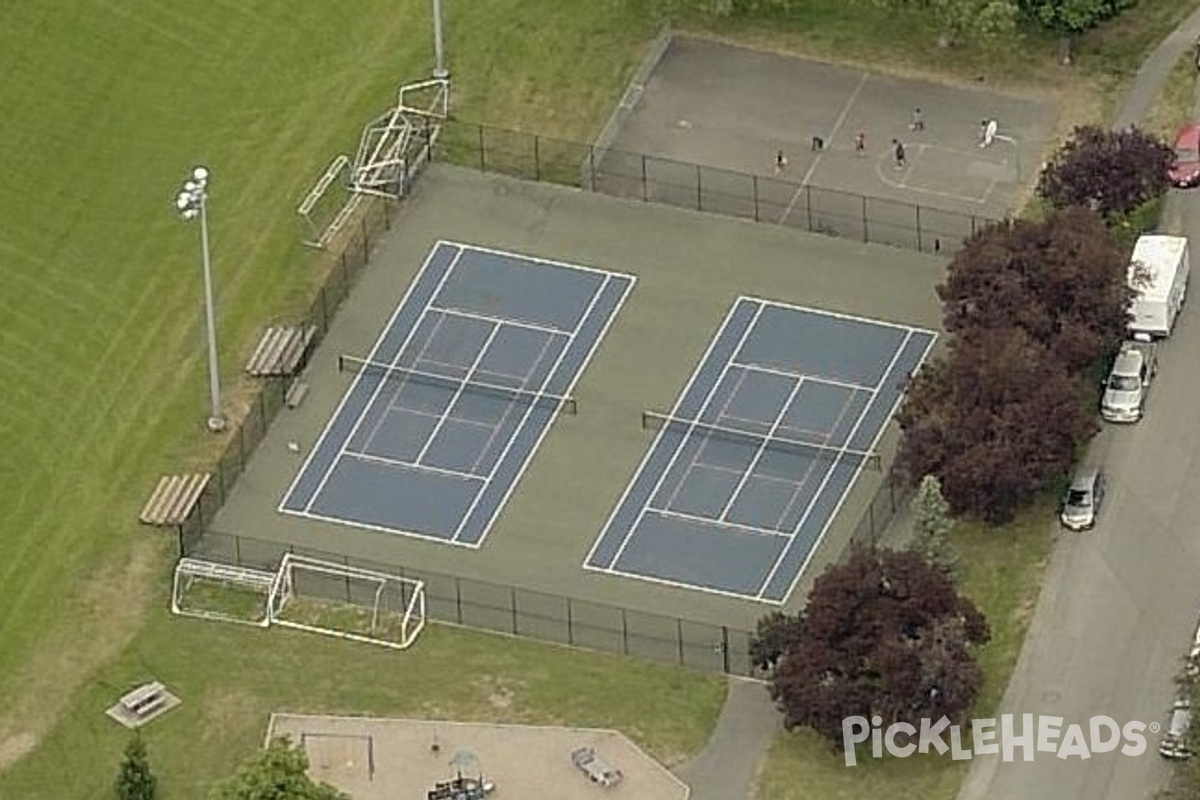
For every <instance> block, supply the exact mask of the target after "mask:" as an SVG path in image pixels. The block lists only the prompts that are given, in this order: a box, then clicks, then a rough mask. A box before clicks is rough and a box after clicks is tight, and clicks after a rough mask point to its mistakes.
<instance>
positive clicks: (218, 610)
mask: <svg viewBox="0 0 1200 800" xmlns="http://www.w3.org/2000/svg"><path fill="white" fill-rule="evenodd" d="M276 579H277V573H275V572H263V571H261V570H256V569H246V568H245V567H231V566H229V565H227V564H217V563H214V562H211V561H201V560H199V559H193V558H182V559H180V560H179V563H178V564H176V565H175V580H174V582H173V583H172V586H171V611H172V612H173V613H175V614H179V615H180V616H184V617H199V618H200V619H214V620H222V621H224V622H237V623H241V624H244V625H257V626H259V627H262V628H265V627H267V626H268V625H270V624H271V618H270V598H271V591H272V589H273V588H274V586H275V582H276Z"/></svg>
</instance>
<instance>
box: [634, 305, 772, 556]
mask: <svg viewBox="0 0 1200 800" xmlns="http://www.w3.org/2000/svg"><path fill="white" fill-rule="evenodd" d="M762 310H763V307H762V306H761V305H760V306H758V307H757V308H755V309H754V316H753V317H751V319H750V323H749V324H748V325H747V326H746V330H745V331H743V332H742V335H741V337H740V338H739V339H738V340H737V343H736V344H735V345H734V347H733V350H732V351H731V352H732V353H737V351H738V350H741V349H742V345H743V344H745V342H746V339H748V338H749V337H750V333H751V332H752V331H753V330H754V328H755V326H756V325H757V324H758V318H759V316H760V315H761V314H762ZM717 338H719V336H718V337H717ZM713 341H716V339H714V340H713ZM703 365H704V362H700V366H703ZM700 366H698V367H696V370H697V372H698V371H699V370H700ZM728 373H729V361H726V362H725V363H724V364H723V365H721V371H720V373H719V374H718V375H717V379H716V380H715V381H713V385H712V386H711V387H710V388H709V390H708V393H707V394H705V395H704V402H703V403H702V404H701V405H700V411H699V413H698V414H696V416H695V417H694V418H693V420H692V422H691V423H690V424H689V425H688V428H687V431H686V432H685V433H684V434H683V435H682V436H680V437H679V444H677V445H676V446H675V451H674V452H673V453H671V459H670V460H669V461H668V462H667V466H666V467H665V468H664V469H663V471H662V472H660V473H659V475H658V480H656V481H655V482H654V486H653V487H651V489H650V494H649V495H648V496H647V498H646V504H647V505H648V504H649V503H650V502H652V501H653V500H654V495H656V494H658V490H659V488H660V487H661V486H662V484H663V481H665V480H666V479H667V475H669V474H670V473H671V469H672V468H673V467H674V466H675V462H676V461H677V460H678V459H679V454H680V453H682V452H683V447H684V444H685V443H686V442H687V441H688V440H689V439H690V438H691V437H692V433H693V432H694V431H695V429H696V422H698V421H699V420H702V419H704V414H705V413H706V412H707V411H708V407H709V406H710V405H711V404H712V401H713V398H714V397H716V393H717V389H718V388H719V387H720V385H721V384H722V383H723V382H724V381H725V376H726V375H727V374H728ZM682 398H683V395H681V396H680V401H682ZM678 405H679V404H678V403H676V407H678ZM669 427H671V426H670V425H664V426H663V428H662V430H663V431H665V430H667V428H669ZM654 445H655V447H657V446H658V440H657V439H655V442H654ZM640 477H641V473H640V472H639V474H638V475H637V477H635V478H634V481H636V480H637V478H640ZM645 515H646V505H643V506H642V508H641V509H640V510H639V511H638V514H637V516H636V517H635V518H634V520H633V524H632V525H631V526H630V528H629V531H628V532H627V533H626V534H625V538H624V540H623V541H622V542H621V546H620V547H618V548H617V552H616V554H615V555H614V556H613V561H612V563H614V564H616V563H617V562H618V561H620V560H621V554H622V553H624V552H625V547H626V546H627V545H628V544H629V540H630V539H632V538H633V531H635V530H637V528H638V526H639V525H641V524H642V517H644V516H645Z"/></svg>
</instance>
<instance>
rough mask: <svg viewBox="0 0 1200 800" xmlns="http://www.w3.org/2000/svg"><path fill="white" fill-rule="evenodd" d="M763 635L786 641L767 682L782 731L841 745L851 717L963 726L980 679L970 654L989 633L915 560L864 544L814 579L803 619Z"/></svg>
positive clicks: (966, 604) (779, 619)
mask: <svg viewBox="0 0 1200 800" xmlns="http://www.w3.org/2000/svg"><path fill="white" fill-rule="evenodd" d="M767 627H768V628H770V629H771V630H772V631H773V633H772V635H773V636H774V638H775V640H776V642H783V643H785V645H784V649H783V650H782V652H780V653H779V654H778V656H777V657H776V658H775V660H774V662H773V663H774V667H773V670H772V674H771V694H772V696H773V697H774V698H775V700H776V702H777V703H778V704H779V706H780V708H781V710H782V711H783V712H784V722H785V724H786V725H787V726H788V727H789V728H790V727H796V726H804V727H810V728H813V729H815V730H817V731H818V732H820V733H822V734H824V735H825V736H827V737H829V738H830V739H831V740H833V741H834V742H836V743H838V744H840V743H841V729H842V728H841V726H842V720H843V719H845V718H846V717H848V716H853V715H863V716H867V717H870V716H872V715H874V714H878V715H880V716H881V717H883V720H884V725H888V724H891V723H892V722H899V721H907V722H910V723H915V724H917V725H918V726H919V720H920V719H921V718H923V717H933V718H935V719H936V718H940V717H941V716H942V715H946V716H948V717H950V719H951V720H956V721H957V720H961V719H962V718H963V716H964V715H965V714H966V713H967V711H968V709H969V708H970V707H971V704H972V703H973V702H974V699H975V696H976V694H977V693H978V691H979V686H980V683H981V681H982V675H981V672H980V670H979V667H978V665H977V664H976V663H975V657H974V651H975V649H976V648H977V646H978V645H980V644H982V643H984V642H986V641H987V640H988V638H989V635H990V634H989V631H988V626H987V623H986V621H985V620H984V619H983V616H982V615H981V614H980V613H979V611H978V610H977V609H976V608H975V607H974V606H973V605H972V604H971V603H970V601H968V600H966V599H964V598H962V597H959V596H958V594H957V593H956V592H955V589H954V585H953V584H952V583H951V582H950V580H949V579H947V578H946V577H945V576H944V575H942V574H941V573H939V572H938V571H937V570H934V569H933V568H931V567H930V566H929V565H928V564H926V563H925V562H924V561H923V560H922V559H921V557H920V556H918V555H916V554H915V553H911V552H892V551H888V550H877V549H874V548H869V547H861V546H860V547H856V548H855V549H854V551H853V552H852V554H851V557H850V559H849V561H847V562H846V563H845V564H841V565H834V566H832V567H830V568H829V569H827V570H826V571H825V573H824V574H823V575H821V577H819V578H818V579H817V581H816V583H815V584H814V586H813V591H812V594H811V596H810V598H809V602H808V605H807V607H806V608H805V609H804V611H802V612H800V614H798V615H796V616H778V615H777V616H776V617H775V618H774V619H773V621H772V622H771V623H770V624H769V625H768V626H767ZM781 631H783V632H781ZM760 632H761V629H760Z"/></svg>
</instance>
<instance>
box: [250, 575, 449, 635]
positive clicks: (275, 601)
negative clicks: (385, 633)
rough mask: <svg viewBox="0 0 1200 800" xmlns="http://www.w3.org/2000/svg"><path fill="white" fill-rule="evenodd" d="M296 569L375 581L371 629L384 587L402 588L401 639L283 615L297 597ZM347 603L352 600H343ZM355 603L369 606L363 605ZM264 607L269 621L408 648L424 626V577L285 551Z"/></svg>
mask: <svg viewBox="0 0 1200 800" xmlns="http://www.w3.org/2000/svg"><path fill="white" fill-rule="evenodd" d="M298 570H299V571H307V572H312V573H316V574H320V575H332V576H335V577H340V578H346V579H347V580H356V581H360V582H366V583H368V584H374V585H375V593H374V603H373V604H372V606H371V607H370V609H369V610H370V612H371V630H372V633H373V632H374V631H375V630H376V628H377V627H378V625H379V623H380V611H381V600H382V599H383V595H384V590H385V589H388V588H389V587H398V588H399V589H400V591H401V597H405V596H407V597H408V601H407V603H405V607H404V609H403V611H401V612H400V614H401V616H400V641H398V642H395V641H391V640H389V639H384V638H380V637H378V636H374V635H365V634H361V633H355V632H353V631H346V630H338V629H336V628H330V627H324V626H321V625H316V624H310V623H306V622H297V621H296V620H291V619H285V618H284V616H283V614H284V613H285V611H286V609H287V606H288V604H289V603H290V602H292V601H293V600H295V599H297V598H298V597H299V595H298V594H297V589H296V572H297V571H298ZM315 599H316V600H317V601H318V602H330V598H315ZM335 602H336V601H335ZM346 605H351V604H350V603H346ZM357 607H358V608H361V609H363V610H368V609H367V607H366V606H357ZM267 609H268V616H269V618H270V624H272V625H282V626H283V627H285V628H294V629H296V630H301V631H307V632H308V633H319V634H322V635H324V636H332V637H335V638H338V639H348V640H350V641H353V642H365V643H368V644H377V645H381V646H383V647H389V648H391V649H393V650H407V649H408V648H409V647H411V646H412V644H413V642H415V641H416V639H417V636H418V635H420V633H421V631H422V630H423V629H424V627H425V583H424V581H419V580H415V579H413V578H403V577H400V576H399V575H392V574H389V573H386V572H376V571H374V570H369V569H362V568H360V567H351V566H348V565H346V564H338V563H335V562H332V561H324V560H322V559H319V558H311V557H308V556H298V555H296V554H294V553H287V554H285V555H284V557H283V561H281V562H280V564H279V571H278V573H277V574H276V579H275V584H274V586H273V587H272V588H271V595H270V598H269V600H268V603H267ZM384 610H386V609H384Z"/></svg>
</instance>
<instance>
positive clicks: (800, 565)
mask: <svg viewBox="0 0 1200 800" xmlns="http://www.w3.org/2000/svg"><path fill="white" fill-rule="evenodd" d="M934 339H935V334H934V333H932V332H931V331H928V330H923V329H919V328H911V327H906V326H903V325H895V324H892V323H886V322H877V321H874V320H868V319H862V318H857V317H848V316H842V315H835V314H831V313H827V312H823V311H816V310H812V309H806V308H800V307H795V306H788V305H784V304H781V303H775V302H770V301H765V300H759V299H754V298H748V297H742V298H739V299H738V301H737V302H736V303H735V304H734V305H733V307H732V309H731V310H730V312H729V314H728V316H727V317H726V318H725V321H724V323H723V324H722V326H721V329H720V330H719V331H718V333H717V335H716V337H715V338H714V339H713V340H712V341H711V343H710V346H709V349H708V352H707V353H706V355H705V356H704V358H703V359H702V360H701V363H700V365H699V366H698V367H697V369H696V370H695V371H694V372H693V373H692V376H691V378H690V380H689V382H688V385H687V387H686V388H685V389H684V391H683V393H682V395H681V396H680V397H679V399H678V400H677V402H676V404H675V407H674V409H673V410H672V411H671V412H670V413H669V414H665V413H659V412H654V411H647V412H644V413H643V427H645V428H655V429H657V430H658V434H657V437H656V438H655V440H654V443H653V444H652V445H651V447H650V449H649V451H648V452H647V454H646V456H645V458H644V460H643V461H642V464H641V466H640V467H639V469H638V471H637V473H636V475H635V476H634V478H633V481H632V482H631V483H630V484H629V486H628V487H627V489H626V491H625V494H624V496H623V497H622V499H621V501H620V502H619V503H618V506H617V508H616V510H615V511H614V512H613V514H612V516H611V517H610V518H609V520H608V522H607V524H606V526H605V528H604V530H603V532H602V533H601V534H600V536H599V538H598V539H597V540H596V542H595V544H594V545H593V547H592V550H591V552H590V553H589V554H588V557H587V559H586V561H585V565H584V566H585V568H586V569H590V570H595V571H600V572H606V573H611V574H620V575H626V576H631V577H636V578H641V579H645V580H650V581H656V582H660V583H666V584H670V585H674V586H682V587H689V588H693V589H699V590H702V591H707V592H713V593H718V594H726V595H733V596H737V597H744V598H750V599H753V600H758V601H763V602H770V603H783V602H785V601H786V600H787V597H788V595H789V594H790V593H791V591H792V589H793V587H794V586H795V584H796V582H797V580H798V579H799V577H800V575H801V574H802V573H803V571H804V569H805V567H806V566H807V564H808V561H809V558H810V557H811V556H812V553H813V551H814V550H815V549H816V547H817V545H818V544H819V543H820V541H821V539H822V537H823V536H824V534H825V531H826V530H827V529H828V528H829V525H830V523H831V522H832V520H833V518H834V516H835V515H836V514H837V511H838V509H839V508H840V507H841V504H842V502H843V501H844V499H845V497H846V495H847V494H848V493H849V491H850V489H851V487H852V486H853V484H854V482H855V479H856V478H857V477H858V476H859V474H860V473H861V472H862V470H864V469H868V468H872V467H874V468H878V461H879V458H878V455H877V454H876V452H875V448H876V446H877V444H878V442H879V438H880V436H881V435H882V433H883V431H884V429H885V427H886V426H887V423H888V421H889V420H890V419H891V417H892V415H893V413H894V412H895V410H896V407H897V405H898V404H899V402H900V398H901V395H902V393H903V391H904V387H905V384H906V383H907V381H908V378H909V376H910V375H911V374H912V373H913V372H914V371H915V370H916V369H917V368H918V367H919V366H920V365H921V362H922V361H923V360H924V359H925V356H926V354H927V353H928V352H929V349H930V347H931V346H932V345H933V342H934Z"/></svg>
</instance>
